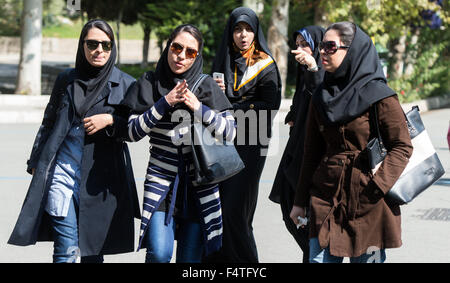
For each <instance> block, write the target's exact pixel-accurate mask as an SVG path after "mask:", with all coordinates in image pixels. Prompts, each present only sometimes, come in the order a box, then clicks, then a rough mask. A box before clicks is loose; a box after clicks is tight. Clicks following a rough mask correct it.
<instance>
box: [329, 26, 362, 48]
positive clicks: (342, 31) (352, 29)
mask: <svg viewBox="0 0 450 283" xmlns="http://www.w3.org/2000/svg"><path fill="white" fill-rule="evenodd" d="M330 29H332V30H335V31H337V32H338V34H339V38H340V39H341V41H342V42H343V43H344V44H345V45H347V46H350V45H351V44H352V41H353V39H354V38H355V33H356V26H355V24H354V23H351V22H338V23H334V24H332V25H331V26H329V27H328V28H327V30H326V31H325V32H327V31H329V30H330Z"/></svg>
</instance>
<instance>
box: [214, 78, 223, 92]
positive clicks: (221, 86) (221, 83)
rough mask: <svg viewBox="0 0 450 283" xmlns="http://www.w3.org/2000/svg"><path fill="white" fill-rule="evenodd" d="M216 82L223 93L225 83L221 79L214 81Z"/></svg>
mask: <svg viewBox="0 0 450 283" xmlns="http://www.w3.org/2000/svg"><path fill="white" fill-rule="evenodd" d="M214 80H215V81H216V83H217V84H218V85H219V87H220V88H221V89H222V90H223V91H224V92H225V83H224V82H223V80H222V79H217V78H216V79H214Z"/></svg>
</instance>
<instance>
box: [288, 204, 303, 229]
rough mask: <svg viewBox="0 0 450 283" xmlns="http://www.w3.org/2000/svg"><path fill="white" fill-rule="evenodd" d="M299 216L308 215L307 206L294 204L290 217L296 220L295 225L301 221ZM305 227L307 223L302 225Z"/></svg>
mask: <svg viewBox="0 0 450 283" xmlns="http://www.w3.org/2000/svg"><path fill="white" fill-rule="evenodd" d="M299 216H300V217H302V218H305V217H306V213H305V208H304V207H300V206H296V205H294V206H293V207H292V209H291V213H290V214H289V217H290V218H291V219H292V221H294V224H295V225H298V224H299V221H298V217H299ZM304 227H305V225H302V228H304Z"/></svg>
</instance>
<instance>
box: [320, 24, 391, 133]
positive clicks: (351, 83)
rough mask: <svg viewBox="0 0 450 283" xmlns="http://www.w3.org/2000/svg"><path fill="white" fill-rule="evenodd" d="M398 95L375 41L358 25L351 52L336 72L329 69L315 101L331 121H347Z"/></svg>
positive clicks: (337, 122)
mask: <svg viewBox="0 0 450 283" xmlns="http://www.w3.org/2000/svg"><path fill="white" fill-rule="evenodd" d="M394 94H395V92H394V91H393V90H392V89H390V88H389V87H388V86H387V84H386V77H385V76H384V73H383V68H382V67H381V64H380V60H379V58H378V53H377V51H376V49H375V46H374V44H373V43H372V40H371V39H370V37H369V36H368V35H367V34H365V33H364V32H363V31H362V30H361V29H360V28H359V27H357V26H356V32H355V37H354V39H353V41H352V44H351V45H350V48H349V49H348V51H347V55H346V56H345V58H344V60H343V61H342V63H341V65H340V66H339V68H338V69H337V70H336V71H335V72H334V73H329V72H325V78H324V82H323V83H322V85H321V86H320V87H319V89H318V91H317V93H316V94H315V95H314V96H313V102H314V105H315V107H316V108H317V109H318V111H319V113H320V114H321V116H322V117H323V118H324V119H325V121H326V123H327V124H335V123H336V124H345V123H347V122H349V121H351V120H353V119H355V118H357V117H359V116H360V115H361V114H363V113H364V112H366V111H367V109H368V108H369V107H370V106H371V105H372V104H373V103H375V102H377V101H379V100H381V99H383V98H386V97H389V96H392V95H394Z"/></svg>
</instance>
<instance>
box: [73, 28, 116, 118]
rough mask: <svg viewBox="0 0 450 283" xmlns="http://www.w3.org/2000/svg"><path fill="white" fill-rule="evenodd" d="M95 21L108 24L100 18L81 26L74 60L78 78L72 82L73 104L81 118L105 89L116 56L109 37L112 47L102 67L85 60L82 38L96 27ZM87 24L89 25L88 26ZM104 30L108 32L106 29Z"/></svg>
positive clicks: (114, 45)
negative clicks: (81, 29)
mask: <svg viewBox="0 0 450 283" xmlns="http://www.w3.org/2000/svg"><path fill="white" fill-rule="evenodd" d="M95 22H101V23H102V25H104V24H106V25H108V24H107V23H106V22H104V21H102V20H91V21H89V22H87V23H86V24H85V26H84V27H83V31H82V32H81V35H80V39H79V40H78V51H77V58H76V62H75V69H76V71H77V73H78V78H77V79H76V80H75V82H74V104H75V110H76V113H77V114H78V116H79V117H80V118H81V119H83V118H84V117H85V115H86V113H87V111H88V110H89V109H90V108H91V107H92V105H94V103H95V102H96V99H97V98H98V96H99V95H100V94H101V92H102V91H105V86H106V84H107V83H108V80H109V77H110V76H111V73H112V71H113V69H114V64H115V62H116V56H117V50H116V44H115V43H114V38H110V40H111V43H112V49H111V54H110V56H109V59H108V61H107V62H106V64H105V65H103V66H102V67H94V66H92V65H91V64H90V63H89V62H88V61H87V59H86V54H85V53H84V46H83V45H84V38H85V36H86V35H87V32H88V31H89V30H90V29H92V28H98V27H97V26H93V25H92V24H93V23H94V24H95ZM88 26H91V27H90V28H89V27H88ZM104 32H105V33H106V34H108V33H107V32H106V31H104ZM112 36H114V35H112Z"/></svg>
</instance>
